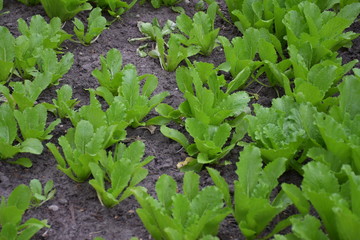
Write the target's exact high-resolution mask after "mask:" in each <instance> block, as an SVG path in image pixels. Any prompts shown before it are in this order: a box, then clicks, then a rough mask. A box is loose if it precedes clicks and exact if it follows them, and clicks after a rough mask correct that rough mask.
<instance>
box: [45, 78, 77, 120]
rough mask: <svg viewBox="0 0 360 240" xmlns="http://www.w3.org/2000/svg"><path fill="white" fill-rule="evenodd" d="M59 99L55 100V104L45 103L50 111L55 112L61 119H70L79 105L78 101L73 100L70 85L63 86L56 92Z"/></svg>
mask: <svg viewBox="0 0 360 240" xmlns="http://www.w3.org/2000/svg"><path fill="white" fill-rule="evenodd" d="M56 94H57V98H56V99H53V100H52V102H53V104H50V103H43V105H44V106H45V107H46V108H47V109H48V111H50V112H53V113H54V114H55V115H56V116H58V117H60V118H69V117H70V115H71V112H72V111H73V110H74V107H75V106H76V105H77V104H78V103H79V101H78V100H77V99H72V95H73V92H72V88H71V86H70V85H67V84H65V85H63V86H62V87H61V88H60V89H57V90H56Z"/></svg>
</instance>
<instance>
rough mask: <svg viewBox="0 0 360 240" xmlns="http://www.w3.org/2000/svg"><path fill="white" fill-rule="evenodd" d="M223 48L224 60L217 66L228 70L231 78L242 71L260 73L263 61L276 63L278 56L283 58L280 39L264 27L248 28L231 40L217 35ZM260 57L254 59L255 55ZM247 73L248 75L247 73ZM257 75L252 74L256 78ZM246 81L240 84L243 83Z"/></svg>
mask: <svg viewBox="0 0 360 240" xmlns="http://www.w3.org/2000/svg"><path fill="white" fill-rule="evenodd" d="M219 41H220V43H221V45H222V46H223V48H224V53H225V58H226V62H225V63H223V64H221V65H220V66H219V68H220V69H222V70H226V71H230V73H231V75H232V76H233V78H236V77H237V76H238V75H239V74H243V71H245V72H250V73H251V74H252V73H255V72H256V71H257V70H258V71H257V72H258V73H259V74H260V75H261V74H262V73H263V70H262V69H261V67H262V66H263V61H265V60H266V61H269V62H272V63H277V61H278V58H279V56H280V57H281V58H284V56H283V51H282V47H281V43H280V41H279V40H278V39H277V38H276V37H275V36H274V35H272V34H271V33H269V31H268V30H266V29H259V30H258V29H254V28H249V29H247V30H246V31H245V32H244V35H243V36H242V37H235V38H233V39H232V40H231V42H230V41H229V40H228V39H227V38H225V37H219ZM257 55H258V56H259V57H260V59H257V60H256V59H255V57H256V56H257ZM248 75H250V74H249V73H248ZM258 77H259V76H257V75H256V76H252V78H253V80H256V79H257V78H258ZM245 83H246V81H245V82H244V83H243V84H241V85H240V86H239V87H241V86H242V85H245Z"/></svg>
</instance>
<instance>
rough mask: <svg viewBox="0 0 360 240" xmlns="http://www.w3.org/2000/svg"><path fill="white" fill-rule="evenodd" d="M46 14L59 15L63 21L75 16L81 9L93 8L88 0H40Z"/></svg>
mask: <svg viewBox="0 0 360 240" xmlns="http://www.w3.org/2000/svg"><path fill="white" fill-rule="evenodd" d="M40 1H41V4H42V6H43V7H44V9H45V12H46V14H47V15H48V16H49V17H50V18H53V17H59V18H60V19H61V21H63V22H64V21H66V20H69V19H71V18H73V17H74V16H75V15H76V14H78V13H79V12H81V11H86V10H91V9H92V7H91V4H90V3H88V2H87V0H40Z"/></svg>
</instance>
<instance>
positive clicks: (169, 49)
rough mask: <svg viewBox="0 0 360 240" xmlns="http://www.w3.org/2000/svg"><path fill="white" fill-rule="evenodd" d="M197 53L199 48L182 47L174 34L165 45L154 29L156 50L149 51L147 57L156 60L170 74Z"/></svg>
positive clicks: (158, 31) (160, 35)
mask: <svg viewBox="0 0 360 240" xmlns="http://www.w3.org/2000/svg"><path fill="white" fill-rule="evenodd" d="M199 51H200V47H199V46H195V45H192V46H189V47H184V46H182V44H181V39H180V37H179V35H175V34H171V35H170V38H169V41H168V42H167V43H165V40H164V37H163V35H162V33H161V31H160V30H159V29H156V48H155V49H154V50H152V51H150V52H149V55H150V56H151V57H153V58H158V59H159V61H160V65H161V67H162V68H163V69H164V70H165V71H169V72H172V71H175V69H176V68H177V66H178V65H179V64H180V63H181V62H182V61H183V60H185V59H187V58H188V57H191V56H193V55H195V54H197V53H199Z"/></svg>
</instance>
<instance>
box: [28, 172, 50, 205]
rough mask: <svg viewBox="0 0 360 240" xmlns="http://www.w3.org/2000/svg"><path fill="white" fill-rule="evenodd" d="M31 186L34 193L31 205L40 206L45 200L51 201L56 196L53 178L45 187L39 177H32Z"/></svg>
mask: <svg viewBox="0 0 360 240" xmlns="http://www.w3.org/2000/svg"><path fill="white" fill-rule="evenodd" d="M29 187H30V190H31V193H32V198H31V205H32V206H34V207H39V206H41V205H42V204H44V203H45V202H47V201H49V200H50V199H52V198H53V197H54V196H55V193H56V189H55V188H54V182H53V181H52V180H49V181H47V182H46V183H45V186H44V188H43V187H42V185H41V182H40V181H39V180H38V179H32V180H31V181H30V184H29Z"/></svg>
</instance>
